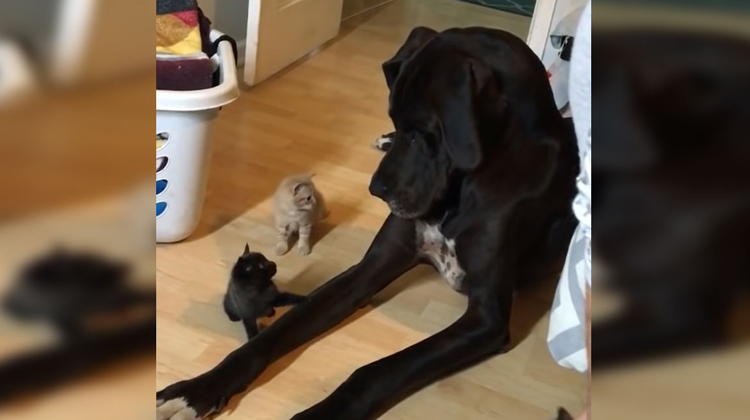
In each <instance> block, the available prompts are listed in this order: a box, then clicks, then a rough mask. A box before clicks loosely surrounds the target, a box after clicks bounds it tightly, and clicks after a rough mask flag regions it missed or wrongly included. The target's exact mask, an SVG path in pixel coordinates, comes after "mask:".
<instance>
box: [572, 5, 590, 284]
mask: <svg viewBox="0 0 750 420" xmlns="http://www.w3.org/2000/svg"><path fill="white" fill-rule="evenodd" d="M570 68H571V72H570V74H571V76H570V92H569V94H568V95H569V97H570V108H571V112H572V114H573V124H574V125H575V130H576V136H577V138H578V153H579V155H580V158H581V174H580V176H579V177H578V182H577V186H578V196H577V197H576V199H575V201H574V202H573V211H574V212H575V215H576V217H577V218H578V220H579V221H580V222H581V225H582V226H583V233H584V235H585V236H586V240H587V241H588V246H587V247H586V264H587V266H588V270H587V271H586V281H587V282H588V284H589V286H590V285H591V2H590V1H589V3H588V4H587V5H586V9H585V10H584V11H583V14H582V15H581V20H580V22H579V25H578V31H577V32H576V37H575V41H574V44H573V55H572V57H571V63H570Z"/></svg>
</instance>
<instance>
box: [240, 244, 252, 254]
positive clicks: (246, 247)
mask: <svg viewBox="0 0 750 420" xmlns="http://www.w3.org/2000/svg"><path fill="white" fill-rule="evenodd" d="M249 253H250V245H248V244H245V250H244V251H243V252H242V255H243V256H245V255H247V254H249Z"/></svg>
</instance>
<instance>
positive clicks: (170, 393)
mask: <svg viewBox="0 0 750 420" xmlns="http://www.w3.org/2000/svg"><path fill="white" fill-rule="evenodd" d="M220 392H221V391H220V389H217V388H216V387H210V386H203V385H201V384H200V383H199V382H197V380H196V379H193V380H190V381H182V382H178V383H176V384H174V385H170V386H168V387H166V388H165V389H163V390H162V391H159V392H157V393H156V420H201V419H206V418H208V417H209V416H211V415H212V414H215V413H218V412H220V411H221V410H223V409H224V407H225V406H226V404H227V401H228V398H227V397H224V396H221V393H220Z"/></svg>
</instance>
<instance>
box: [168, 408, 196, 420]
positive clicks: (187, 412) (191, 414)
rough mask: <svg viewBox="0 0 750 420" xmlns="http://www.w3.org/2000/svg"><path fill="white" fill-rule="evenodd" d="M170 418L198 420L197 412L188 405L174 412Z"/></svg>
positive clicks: (172, 419) (175, 419) (173, 419)
mask: <svg viewBox="0 0 750 420" xmlns="http://www.w3.org/2000/svg"><path fill="white" fill-rule="evenodd" d="M170 420H199V417H198V413H196V412H195V410H193V409H192V408H190V407H187V408H184V409H182V410H180V412H179V413H177V414H175V415H174V416H172V417H171V418H170Z"/></svg>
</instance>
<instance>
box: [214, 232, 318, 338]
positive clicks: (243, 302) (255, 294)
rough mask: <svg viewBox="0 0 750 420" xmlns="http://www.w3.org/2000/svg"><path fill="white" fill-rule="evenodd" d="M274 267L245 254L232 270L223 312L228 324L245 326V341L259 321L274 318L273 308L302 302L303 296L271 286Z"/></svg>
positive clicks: (257, 256)
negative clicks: (228, 320)
mask: <svg viewBox="0 0 750 420" xmlns="http://www.w3.org/2000/svg"><path fill="white" fill-rule="evenodd" d="M274 275H276V264H275V263H274V262H273V261H268V260H267V259H266V257H264V256H263V254H260V253H258V252H250V247H249V246H248V245H247V244H245V251H244V252H243V253H242V255H241V256H240V257H239V258H238V259H237V262H236V263H235V264H234V267H233V268H232V278H231V279H230V280H229V288H228V289H227V294H226V295H224V311H225V312H226V313H227V316H228V317H229V319H230V320H231V321H235V322H236V321H240V320H242V324H243V325H244V326H245V331H246V332H247V338H248V339H251V338H253V337H254V336H255V335H257V334H258V318H262V317H271V316H274V315H276V310H275V309H274V308H276V307H279V306H290V305H296V304H298V303H302V302H304V301H305V299H306V297H305V296H300V295H295V294H293V293H286V292H280V291H279V289H278V288H277V287H276V285H275V284H274V283H273V276H274Z"/></svg>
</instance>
